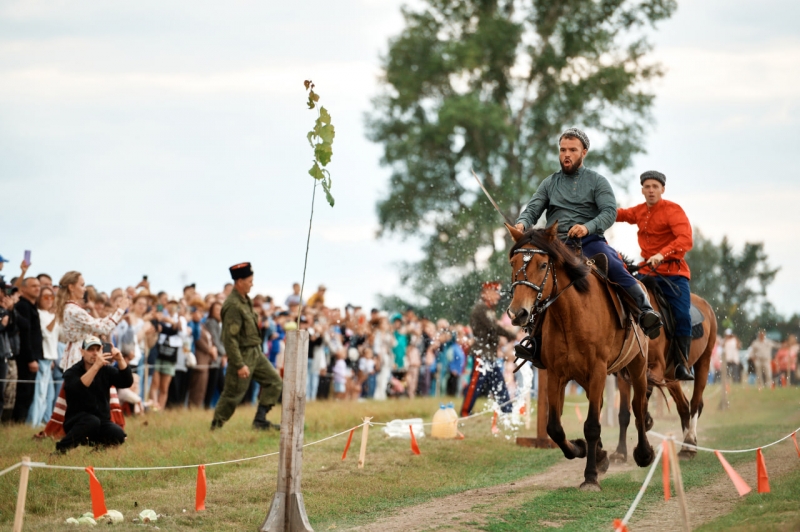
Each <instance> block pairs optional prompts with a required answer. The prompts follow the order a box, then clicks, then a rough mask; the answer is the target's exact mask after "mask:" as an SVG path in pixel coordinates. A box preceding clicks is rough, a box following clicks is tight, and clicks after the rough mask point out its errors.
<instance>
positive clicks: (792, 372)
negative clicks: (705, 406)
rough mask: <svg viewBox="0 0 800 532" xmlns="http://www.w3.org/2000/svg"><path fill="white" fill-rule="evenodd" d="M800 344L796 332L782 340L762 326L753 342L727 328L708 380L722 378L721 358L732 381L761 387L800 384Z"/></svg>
mask: <svg viewBox="0 0 800 532" xmlns="http://www.w3.org/2000/svg"><path fill="white" fill-rule="evenodd" d="M798 351H800V344H799V343H798V342H797V337H796V336H795V335H794V334H789V335H787V336H786V338H785V339H783V340H775V339H772V338H769V337H768V336H767V331H765V330H763V329H762V330H759V331H758V335H757V336H756V338H755V339H754V340H753V341H752V343H751V344H750V346H748V347H745V346H744V345H742V342H741V340H740V339H739V338H738V337H737V336H736V335H735V334H734V333H733V330H731V329H726V330H725V336H724V337H718V338H717V343H716V346H715V347H714V352H713V354H712V357H711V366H712V368H713V371H711V372H709V379H708V380H709V382H719V381H720V380H721V371H722V361H723V360H725V369H726V371H727V377H728V379H729V381H730V382H733V383H747V384H750V385H753V386H758V387H759V388H764V387H766V388H774V387H779V386H781V387H786V386H798V385H800V367H798V364H797V354H798Z"/></svg>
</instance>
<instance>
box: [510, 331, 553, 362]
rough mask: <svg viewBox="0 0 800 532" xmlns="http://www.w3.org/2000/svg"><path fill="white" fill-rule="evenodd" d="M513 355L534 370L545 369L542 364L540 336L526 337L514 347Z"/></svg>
mask: <svg viewBox="0 0 800 532" xmlns="http://www.w3.org/2000/svg"><path fill="white" fill-rule="evenodd" d="M514 354H515V355H517V358H521V359H523V360H527V361H528V362H530V363H531V364H533V366H534V367H536V368H539V369H547V368H546V367H544V364H543V363H542V337H541V336H526V337H525V338H523V339H522V341H521V342H520V343H518V344H517V345H515V346H514Z"/></svg>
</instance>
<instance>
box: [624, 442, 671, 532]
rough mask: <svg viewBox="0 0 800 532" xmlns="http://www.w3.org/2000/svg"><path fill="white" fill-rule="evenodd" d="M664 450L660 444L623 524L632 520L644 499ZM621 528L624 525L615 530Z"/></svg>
mask: <svg viewBox="0 0 800 532" xmlns="http://www.w3.org/2000/svg"><path fill="white" fill-rule="evenodd" d="M663 452H664V446H663V445H659V446H658V451H656V457H655V458H654V459H653V465H651V466H650V471H648V472H647V476H646V477H645V479H644V483H643V484H642V487H641V488H639V493H637V494H636V498H635V499H633V504H631V507H630V508H628V513H626V514H625V517H623V518H622V526H625V525H627V524H628V521H629V520H630V518H631V516H632V515H633V512H634V511H635V510H636V507H637V506H638V505H639V501H641V500H642V497H643V496H644V492H645V490H646V489H647V486H648V485H649V484H650V480H651V479H652V478H653V473H655V471H656V466H658V462H659V461H660V460H661V454H662V453H663ZM620 530H622V527H620V528H617V529H616V530H615V531H614V532H619V531H620Z"/></svg>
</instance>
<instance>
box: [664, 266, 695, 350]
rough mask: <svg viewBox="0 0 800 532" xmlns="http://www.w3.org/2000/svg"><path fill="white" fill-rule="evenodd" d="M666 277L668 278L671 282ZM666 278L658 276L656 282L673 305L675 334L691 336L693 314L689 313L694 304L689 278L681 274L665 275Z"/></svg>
mask: <svg viewBox="0 0 800 532" xmlns="http://www.w3.org/2000/svg"><path fill="white" fill-rule="evenodd" d="M664 279H668V280H669V282H667V281H665V280H664ZM664 279H662V278H661V277H656V282H657V283H658V286H659V287H660V288H661V291H662V292H664V297H665V298H666V299H667V301H669V304H670V306H671V307H672V316H673V317H674V318H675V336H691V335H692V316H691V315H690V314H689V309H690V308H691V306H692V293H691V291H690V289H689V279H687V278H686V277H682V276H680V275H665V276H664Z"/></svg>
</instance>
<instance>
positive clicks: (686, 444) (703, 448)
mask: <svg viewBox="0 0 800 532" xmlns="http://www.w3.org/2000/svg"><path fill="white" fill-rule="evenodd" d="M798 430H800V427H797V428H796V429H795V430H793V431H792V432H790V433H789V434H787V435H786V436H784V437H783V438H781V439H780V440H775V441H774V442H772V443H768V444H766V445H759V446H758V447H753V448H752V449H711V448H709V447H700V446H699V445H692V444H690V443H684V442H681V441H678V440H676V439H675V438H670V437H669V436H664V435H663V434H659V433H658V432H653V431H652V430H651V431H650V432H648V434H651V435H653V436H655V437H656V438H661V439H662V440H670V439H671V440H673V441H674V442H675V444H676V445H682V446H683V447H687V448H689V449H694V450H695V451H707V452H710V453H714V452H720V453H752V452H755V451H757V450H759V449H766V448H767V447H772V446H773V445H777V444H779V443H780V442H782V441H784V440H788V439H789V438H791V437H792V434H796V433H797V431H798Z"/></svg>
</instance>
